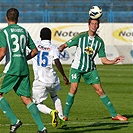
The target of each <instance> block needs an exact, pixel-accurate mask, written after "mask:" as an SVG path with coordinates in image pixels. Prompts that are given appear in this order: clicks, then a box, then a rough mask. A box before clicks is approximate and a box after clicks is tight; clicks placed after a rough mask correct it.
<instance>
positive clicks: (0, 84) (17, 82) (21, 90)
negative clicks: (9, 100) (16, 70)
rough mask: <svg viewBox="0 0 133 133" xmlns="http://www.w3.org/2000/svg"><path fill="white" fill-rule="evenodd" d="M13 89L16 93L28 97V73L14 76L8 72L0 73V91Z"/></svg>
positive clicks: (4, 91) (6, 91)
mask: <svg viewBox="0 0 133 133" xmlns="http://www.w3.org/2000/svg"><path fill="white" fill-rule="evenodd" d="M12 89H14V91H15V92H16V94H17V95H19V96H26V97H29V96H30V95H31V93H30V80H29V75H25V76H16V75H9V74H4V73H3V74H1V75H0V92H1V93H5V94H6V93H8V92H9V91H10V90H12Z"/></svg>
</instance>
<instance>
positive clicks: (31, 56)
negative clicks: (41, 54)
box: [26, 48, 38, 60]
mask: <svg viewBox="0 0 133 133" xmlns="http://www.w3.org/2000/svg"><path fill="white" fill-rule="evenodd" d="M37 54H38V50H37V48H34V49H32V50H31V52H30V53H29V54H28V55H27V56H26V58H27V60H30V59H32V58H33V57H35V56H36V55H37Z"/></svg>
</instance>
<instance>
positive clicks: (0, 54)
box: [0, 47, 6, 61]
mask: <svg viewBox="0 0 133 133" xmlns="http://www.w3.org/2000/svg"><path fill="white" fill-rule="evenodd" d="M5 54H6V48H5V47H1V48H0V61H1V60H2V59H3V58H4V56H5Z"/></svg>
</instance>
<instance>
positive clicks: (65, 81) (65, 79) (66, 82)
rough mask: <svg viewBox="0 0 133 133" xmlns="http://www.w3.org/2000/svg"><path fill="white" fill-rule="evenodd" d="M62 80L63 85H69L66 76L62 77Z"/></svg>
mask: <svg viewBox="0 0 133 133" xmlns="http://www.w3.org/2000/svg"><path fill="white" fill-rule="evenodd" d="M63 79H64V84H65V85H69V84H70V82H69V80H68V78H67V77H66V76H64V77H63Z"/></svg>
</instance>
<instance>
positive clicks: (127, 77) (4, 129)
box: [0, 65, 133, 133]
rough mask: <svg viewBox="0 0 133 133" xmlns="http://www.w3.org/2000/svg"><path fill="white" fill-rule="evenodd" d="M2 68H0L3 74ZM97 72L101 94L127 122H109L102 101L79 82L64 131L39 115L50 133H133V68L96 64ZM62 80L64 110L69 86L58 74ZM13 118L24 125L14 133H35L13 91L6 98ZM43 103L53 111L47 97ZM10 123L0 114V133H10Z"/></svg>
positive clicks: (35, 127)
mask: <svg viewBox="0 0 133 133" xmlns="http://www.w3.org/2000/svg"><path fill="white" fill-rule="evenodd" d="M29 67H30V74H31V75H30V76H31V82H32V81H33V71H32V67H31V66H29ZM2 69H3V66H2V65H1V66H0V71H2ZM64 69H65V72H66V74H67V75H69V69H70V65H64ZM97 69H98V71H99V75H100V77H101V82H102V86H103V88H104V91H105V92H106V94H107V95H108V96H109V98H110V100H111V101H112V103H113V105H114V107H115V109H116V111H117V113H119V114H121V115H124V116H126V117H128V122H120V121H112V120H111V118H110V114H109V112H108V111H107V109H106V108H105V106H104V105H103V104H102V102H101V100H100V99H99V97H98V96H97V94H96V93H95V91H94V89H93V88H92V87H91V86H90V85H86V84H85V83H84V81H83V79H81V82H80V85H79V88H78V92H77V94H76V96H75V101H74V104H73V106H72V108H71V112H70V115H69V121H68V122H67V128H66V129H62V128H60V126H58V127H57V128H53V127H52V126H51V116H50V115H45V114H42V113H41V116H42V120H43V122H44V124H45V126H46V127H47V129H48V132H49V133H132V132H133V111H132V109H133V108H132V107H133V93H132V89H133V76H132V65H113V66H104V65H98V66H97ZM57 74H58V76H59V77H60V80H61V86H62V90H61V91H59V92H58V95H59V97H60V99H61V100H62V105H63V108H64V104H65V100H66V96H67V93H68V91H69V86H65V85H64V82H63V79H62V77H61V75H60V74H59V73H58V72H57ZM5 98H6V99H7V100H8V101H9V103H10V105H11V108H12V110H13V111H14V113H15V114H16V116H17V117H18V118H19V119H20V120H21V121H22V122H23V126H22V127H21V128H20V129H18V131H17V133H36V131H37V126H36V125H35V123H34V121H33V119H32V117H31V115H30V113H29V111H28V110H27V109H26V107H25V106H24V105H23V104H22V103H21V100H20V98H19V97H18V96H17V95H16V94H15V93H14V92H13V91H11V92H9V93H8V94H6V95H5ZM45 104H46V105H47V106H49V107H51V108H53V103H52V100H51V99H50V97H48V99H47V100H46V101H45ZM9 125H10V121H9V120H8V118H7V117H6V116H5V115H4V114H3V113H2V111H0V133H9Z"/></svg>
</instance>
